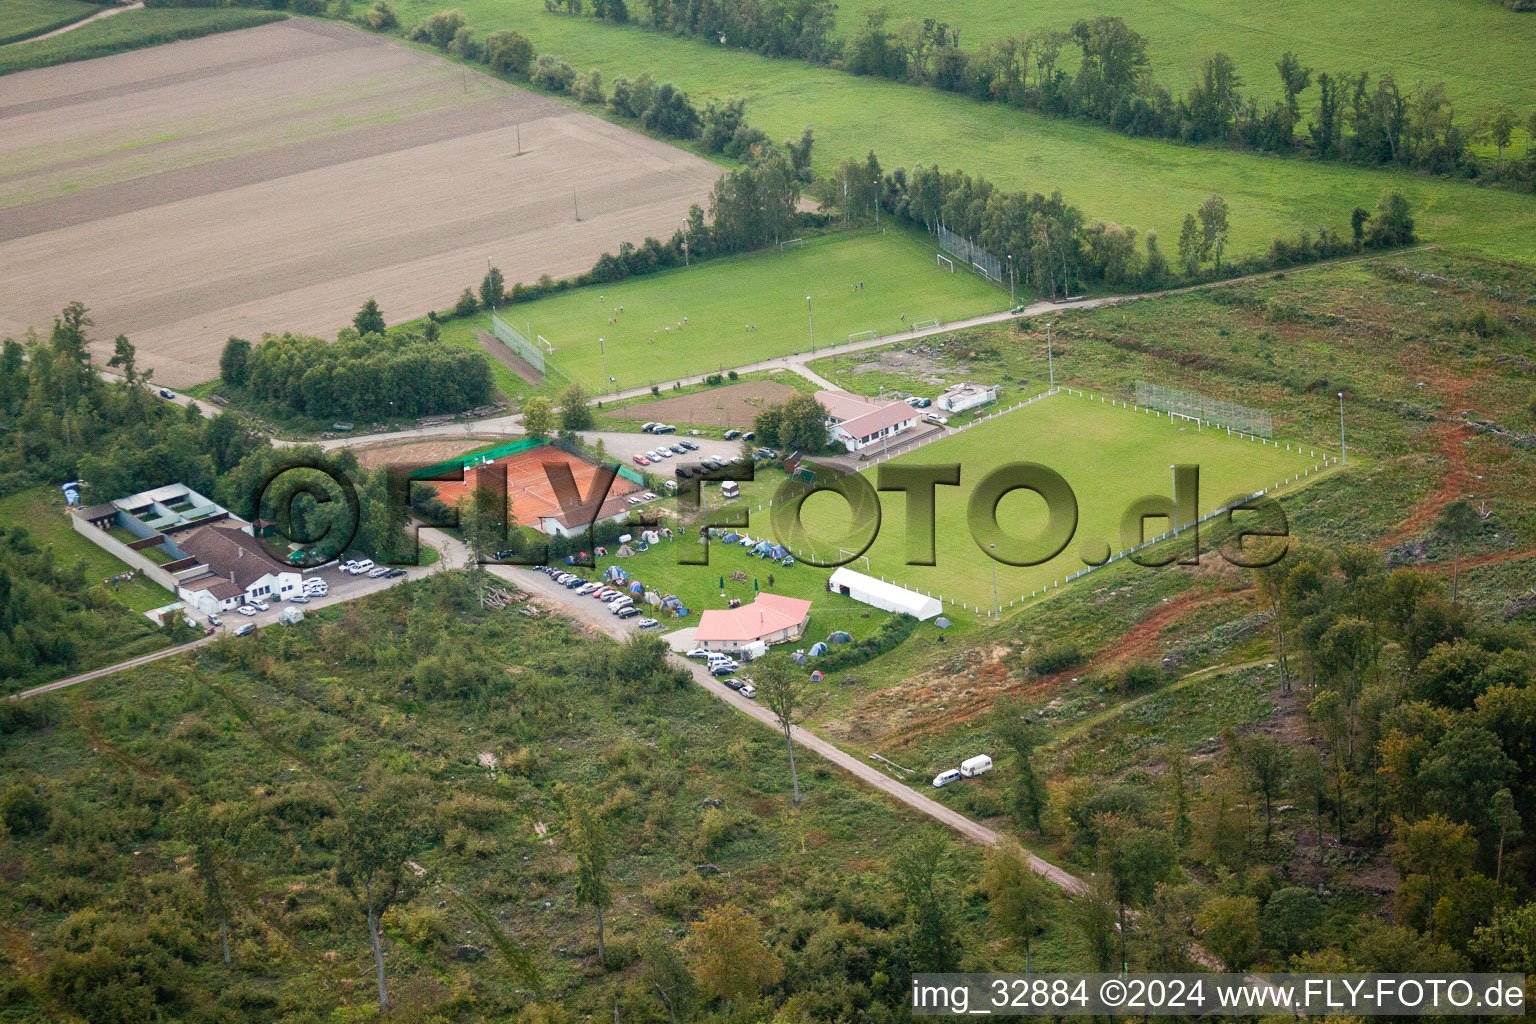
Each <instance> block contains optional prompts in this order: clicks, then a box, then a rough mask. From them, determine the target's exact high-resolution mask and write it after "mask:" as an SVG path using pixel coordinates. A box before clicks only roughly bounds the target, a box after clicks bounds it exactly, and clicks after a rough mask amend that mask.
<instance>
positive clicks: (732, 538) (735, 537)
mask: <svg viewBox="0 0 1536 1024" xmlns="http://www.w3.org/2000/svg"><path fill="white" fill-rule="evenodd" d="M720 539H721V540H723V541H725V543H727V544H735V543H736V542H737V541H739V540H741V534H739V533H728V534H726V535H725V536H724V537H721V538H720Z"/></svg>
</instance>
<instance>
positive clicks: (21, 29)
mask: <svg viewBox="0 0 1536 1024" xmlns="http://www.w3.org/2000/svg"><path fill="white" fill-rule="evenodd" d="M102 9H103V8H102V7H101V5H100V4H91V3H86V2H85V0H6V2H5V4H4V5H3V6H0V45H4V44H6V43H10V42H15V41H16V40H19V39H28V38H30V37H32V36H37V35H42V34H43V33H44V32H51V31H53V30H54V29H56V28H63V27H64V26H65V25H68V24H71V23H72V22H76V21H79V20H80V19H81V18H88V17H90V16H91V15H93V14H96V13H97V12H99V11H101V10H102Z"/></svg>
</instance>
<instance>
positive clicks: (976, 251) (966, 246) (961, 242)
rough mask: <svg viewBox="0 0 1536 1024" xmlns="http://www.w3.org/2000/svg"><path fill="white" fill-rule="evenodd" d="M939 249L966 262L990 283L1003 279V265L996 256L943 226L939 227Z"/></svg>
mask: <svg viewBox="0 0 1536 1024" xmlns="http://www.w3.org/2000/svg"><path fill="white" fill-rule="evenodd" d="M939 248H940V249H943V250H944V251H945V252H947V253H951V254H952V255H955V256H958V257H960V259H962V260H965V262H967V263H969V264H970V265H971V266H972V267H973V268H974V269H975V270H976V272H977V273H978V274H980V275H982V276H983V277H985V278H986V279H987V280H989V281H1001V280H1002V279H1003V265H1002V263H1000V262H999V261H998V258H997V257H996V256H994V255H992V254H991V253H990V252H987V250H985V249H983V248H982V247H981V246H979V245H977V244H976V243H975V242H973V241H971V240H970V239H969V238H966V237H965V236H964V235H957V234H955V233H954V232H953V231H951V230H949V228H947V227H945V226H944V225H943V224H940V225H939Z"/></svg>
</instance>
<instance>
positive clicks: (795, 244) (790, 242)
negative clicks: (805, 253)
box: [779, 238, 805, 252]
mask: <svg viewBox="0 0 1536 1024" xmlns="http://www.w3.org/2000/svg"><path fill="white" fill-rule="evenodd" d="M804 244H805V239H803V238H786V239H785V240H784V241H782V242H780V243H779V252H783V251H784V250H785V249H797V248H799V247H800V246H802V245H804Z"/></svg>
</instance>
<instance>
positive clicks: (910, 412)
mask: <svg viewBox="0 0 1536 1024" xmlns="http://www.w3.org/2000/svg"><path fill="white" fill-rule="evenodd" d="M816 401H818V402H820V403H821V405H822V408H824V409H826V410H827V437H828V438H829V439H830V440H833V441H836V442H837V443H838V444H841V445H842V446H843V447H844V448H846V449H847V450H848V451H850V452H858V451H863V450H864V449H865V448H868V447H869V446H870V445H875V444H880V443H881V442H882V441H886V440H888V439H889V438H892V437H895V436H896V435H897V434H901V433H905V432H906V431H908V430H911V429H912V428H913V427H915V426H917V421H918V418H919V414H918V412H917V410H916V409H913V408H912V407H911V406H910V405H908V404H907V403H906V402H896V401H889V402H887V401H881V400H879V399H874V398H870V397H868V396H867V395H855V394H852V393H850V392H847V391H818V392H816Z"/></svg>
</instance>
